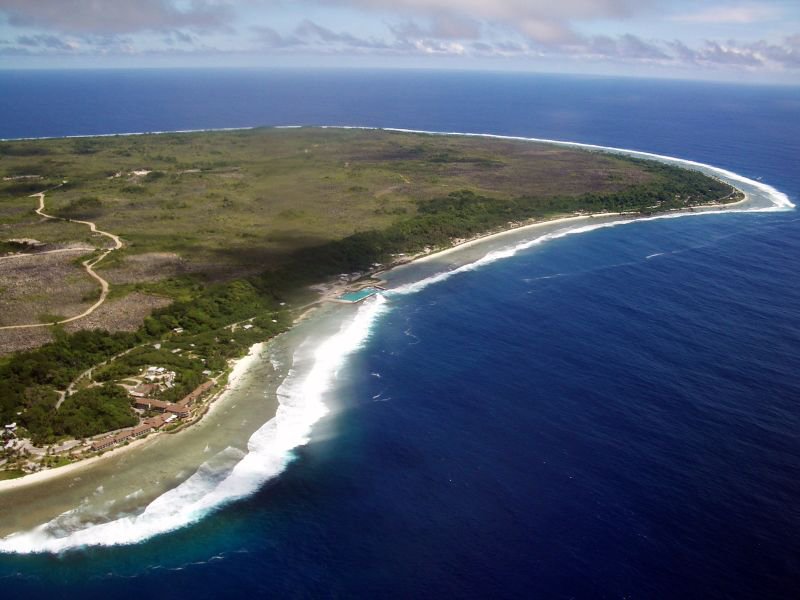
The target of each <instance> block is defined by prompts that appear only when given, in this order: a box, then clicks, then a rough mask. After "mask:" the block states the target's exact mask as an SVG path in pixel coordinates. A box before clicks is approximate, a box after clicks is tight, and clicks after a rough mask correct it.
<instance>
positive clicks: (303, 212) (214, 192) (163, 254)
mask: <svg viewBox="0 0 800 600" xmlns="http://www.w3.org/2000/svg"><path fill="white" fill-rule="evenodd" d="M0 173H1V174H2V181H0V290H2V294H1V295H0V308H2V310H0V425H2V431H0V479H7V478H15V477H22V476H24V475H26V474H30V473H35V472H37V471H40V470H43V469H48V468H53V467H59V466H62V465H66V464H69V463H73V462H76V461H80V460H83V459H87V458H92V457H97V456H99V455H101V454H102V453H104V452H107V451H108V450H109V449H112V448H117V447H120V446H124V445H126V444H130V443H132V442H133V441H134V440H138V439H141V438H144V437H147V436H149V435H151V434H153V433H156V432H167V433H174V432H177V431H180V430H182V429H184V428H186V427H188V426H190V425H191V424H192V423H195V422H197V421H199V420H200V419H201V418H202V416H203V414H204V413H205V412H206V411H207V410H208V409H209V407H210V406H211V403H212V402H213V401H214V400H215V398H217V397H219V395H220V394H221V393H224V391H225V389H226V386H227V384H228V381H229V379H230V376H231V371H232V370H233V369H234V368H236V364H237V363H236V361H237V360H239V359H241V357H242V356H244V355H246V354H247V352H248V349H250V348H251V347H253V345H254V344H257V343H260V342H264V341H266V340H269V339H271V338H274V337H275V336H277V335H279V334H281V333H282V332H285V331H286V330H287V329H289V328H290V327H291V326H292V325H293V323H295V322H296V321H297V320H298V319H300V318H302V317H303V315H304V314H305V313H306V312H307V311H308V310H309V309H312V308H313V307H314V306H315V305H316V304H317V303H319V302H324V301H333V302H343V303H357V302H362V301H364V300H365V299H367V298H369V297H371V296H373V295H375V294H378V293H380V291H381V290H382V281H381V279H380V274H381V272H382V271H384V270H386V269H389V268H391V267H393V266H396V265H398V264H401V263H403V262H408V261H411V260H414V259H415V258H418V257H420V256H423V255H429V254H431V253H434V252H437V251H440V250H443V249H446V248H450V247H452V246H454V245H459V244H463V243H465V242H468V241H470V240H474V239H475V238H478V237H481V236H486V235H491V234H494V233H498V232H501V231H505V230H508V229H512V228H519V227H524V226H527V225H530V224H532V223H539V222H543V221H549V220H555V219H563V218H573V217H580V216H586V215H609V214H623V215H628V216H630V217H632V218H633V217H637V216H649V215H655V214H659V213H664V212H670V211H691V210H698V209H701V208H703V207H709V206H714V207H720V206H723V205H728V204H731V203H736V202H740V201H742V200H743V199H744V194H743V193H742V192H741V191H739V190H737V189H735V188H734V187H732V186H730V185H729V184H727V183H725V182H723V181H721V180H718V179H716V178H714V177H710V176H708V175H705V174H703V173H701V172H699V171H695V170H690V169H685V168H679V167H676V166H671V165H666V164H664V163H663V162H657V161H652V160H642V159H640V158H633V157H629V156H623V155H618V154H610V153H606V152H601V151H590V150H587V149H580V148H572V147H565V146H563V145H554V144H548V143H534V142H529V141H524V140H512V139H496V138H486V137H473V136H441V135H429V134H423V133H413V132H401V131H388V130H378V129H346V128H318V127H303V128H256V129H246V130H238V131H209V132H192V133H165V134H149V135H120V136H102V137H82V138H60V139H47V140H15V141H7V142H0Z"/></svg>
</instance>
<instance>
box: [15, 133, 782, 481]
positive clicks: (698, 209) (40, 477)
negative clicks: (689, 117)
mask: <svg viewBox="0 0 800 600" xmlns="http://www.w3.org/2000/svg"><path fill="white" fill-rule="evenodd" d="M294 127H296V126H280V127H274V128H275V129H283V128H294ZM297 127H299V126H297ZM321 128H323V129H326V128H330V129H369V130H385V131H402V132H412V133H423V134H431V135H457V136H474V137H490V138H499V139H512V140H520V141H530V142H539V143H551V144H561V145H567V146H573V147H578V148H592V149H597V150H600V151H606V152H611V153H623V154H628V155H633V156H636V155H644V156H647V157H649V158H655V159H658V160H661V161H666V162H670V163H678V164H679V165H680V164H683V163H686V164H691V165H695V166H699V167H702V168H707V169H710V170H712V171H714V172H717V173H721V174H723V175H724V176H725V177H729V178H730V179H733V180H735V181H744V182H747V183H748V184H749V185H753V186H755V187H758V188H760V189H767V190H769V192H770V193H771V194H773V195H774V194H777V195H778V196H779V199H780V197H782V198H783V199H785V202H775V204H776V206H779V207H785V208H791V207H793V206H794V205H793V204H792V203H791V202H789V201H788V198H787V197H786V196H785V194H782V193H780V192H778V191H777V190H774V188H771V187H770V186H768V185H767V184H761V183H760V182H756V181H752V180H749V179H747V178H745V177H742V176H740V175H738V174H736V173H732V172H730V171H726V170H724V169H719V168H717V167H713V166H711V165H706V164H703V163H697V162H694V161H687V160H684V159H680V158H675V157H667V156H661V155H657V154H652V153H646V152H640V151H635V150H625V149H619V148H613V147H605V146H595V145H591V144H583V143H578V142H562V141H558V140H544V139H537V138H522V137H514V136H495V135H491V134H463V133H442V132H429V131H416V130H401V129H392V128H385V129H384V128H371V127H347V126H335V127H328V126H323V127H321ZM251 129H256V128H255V127H241V128H221V129H201V130H185V131H165V132H141V133H126V134H103V135H81V136H60V137H46V138H16V139H17V140H26V139H64V138H85V137H115V136H124V135H148V134H154V135H161V134H171V133H194V132H210V131H242V130H251ZM4 141H6V140H4ZM8 141H13V140H8ZM683 168H686V167H683ZM726 183H727V184H728V185H730V186H731V187H733V188H734V189H735V190H737V191H738V192H741V193H742V194H743V195H744V198H743V199H742V200H739V201H737V202H732V203H729V204H707V205H698V206H695V207H691V208H681V209H673V210H670V211H662V212H656V213H652V214H642V213H624V212H623V213H612V212H599V213H587V214H581V215H571V216H560V217H556V218H553V219H549V220H544V221H535V222H520V223H515V224H513V225H512V226H511V227H505V228H502V229H501V230H493V231H488V232H484V233H482V234H479V235H476V236H473V237H471V238H468V239H465V240H459V241H456V242H454V243H453V244H452V245H450V246H448V247H445V248H440V249H433V250H431V251H430V252H423V253H418V254H415V255H413V256H410V257H406V258H403V259H400V260H397V261H394V262H393V263H392V264H391V265H389V266H388V267H387V268H381V269H376V270H374V271H372V272H368V273H367V274H366V276H365V277H364V278H362V280H365V279H369V278H377V277H379V276H380V275H381V274H383V273H386V272H387V271H390V270H392V269H394V268H396V267H399V266H406V265H409V264H411V263H414V262H418V261H419V262H421V261H425V260H430V259H433V258H436V257H440V256H443V255H445V254H448V253H451V252H454V251H457V250H461V249H464V248H468V247H470V246H474V245H476V244H478V243H481V242H485V241H488V240H491V239H495V238H500V237H503V236H506V235H509V234H511V233H515V232H517V233H518V232H521V231H527V230H531V229H535V228H541V227H545V226H552V225H557V224H561V223H577V222H580V221H587V222H591V221H592V220H596V219H598V218H604V217H608V218H613V217H622V218H624V219H625V220H629V221H641V220H655V219H664V218H670V217H675V216H684V215H686V216H688V215H691V214H709V213H710V214H714V213H719V212H727V211H730V210H731V209H734V210H735V208H736V207H739V206H741V205H743V204H746V203H748V202H749V201H750V200H751V197H750V194H748V193H747V191H745V190H742V189H740V188H737V187H736V186H734V185H733V184H732V183H730V182H726ZM326 285H327V284H326ZM347 287H348V286H346V285H344V286H337V285H336V284H332V286H331V288H330V289H329V290H328V292H327V293H322V294H320V297H319V298H318V299H317V300H315V301H314V302H311V303H309V304H308V305H306V306H304V307H299V308H300V312H301V314H299V315H298V316H297V317H296V318H295V324H296V323H297V322H299V321H300V320H301V319H303V318H304V317H305V315H306V313H308V312H309V311H310V310H311V309H313V308H315V307H317V306H319V305H320V304H322V303H323V302H325V301H327V300H329V299H330V298H331V297H332V296H333V295H335V294H339V293H341V292H342V291H343V289H346V288H347ZM290 330H291V327H290ZM281 335H282V334H281ZM273 339H274V338H273ZM266 343H267V342H259V343H257V344H254V345H253V346H251V347H250V348H249V349H248V353H247V354H246V355H243V356H242V357H240V358H238V359H235V361H234V362H233V368H232V371H231V373H230V375H229V377H232V376H233V375H234V373H237V377H238V376H241V375H242V374H244V373H245V372H246V371H247V370H248V369H249V368H250V366H251V364H252V363H253V362H254V361H255V360H256V358H257V356H258V354H259V351H258V350H256V348H263V346H264V344H266ZM233 381H235V380H229V382H228V385H227V386H226V388H225V389H224V390H223V391H222V392H220V393H218V395H217V396H216V397H215V398H214V399H213V401H212V402H211V403H210V404H209V406H208V408H207V409H206V411H210V410H213V408H214V406H215V405H216V403H217V402H218V401H219V400H221V399H222V398H223V397H224V396H225V395H227V392H229V391H230V387H231V384H232V383H233ZM199 420H202V417H201V419H198V421H199ZM157 439H159V436H158V435H157V434H156V435H151V436H148V437H147V438H146V439H141V440H135V441H134V442H132V443H130V444H128V445H126V446H123V447H118V448H115V449H113V450H111V451H108V452H105V453H104V454H102V455H99V456H93V457H88V458H85V459H82V460H79V461H77V462H75V463H72V464H69V465H64V466H62V467H56V468H50V469H46V470H43V471H39V472H37V473H32V474H28V475H25V476H22V477H19V478H16V479H9V480H4V481H0V493H2V492H4V491H7V490H12V489H17V488H21V487H25V486H29V485H36V484H44V483H47V482H48V481H50V480H54V479H60V478H62V477H67V476H69V475H72V474H74V473H75V472H76V471H79V470H82V469H85V468H87V467H89V466H91V465H92V464H95V463H97V462H99V461H101V460H103V459H104V458H109V457H111V456H116V455H118V454H120V453H123V452H125V451H127V450H130V449H132V448H135V447H139V446H141V445H144V444H146V443H148V442H150V443H155V440H157Z"/></svg>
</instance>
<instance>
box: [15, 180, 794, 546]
mask: <svg viewBox="0 0 800 600" xmlns="http://www.w3.org/2000/svg"><path fill="white" fill-rule="evenodd" d="M712 169H713V168H712ZM728 183H730V182H728ZM753 183H755V182H753ZM731 185H733V184H731ZM735 187H736V189H738V190H739V191H742V192H743V193H744V194H745V198H744V199H743V200H740V201H738V202H735V203H730V204H723V205H718V204H714V205H706V206H698V207H694V208H692V209H680V210H675V211H670V212H665V213H656V214H652V215H641V214H626V213H595V214H592V215H572V216H562V217H558V218H554V219H550V220H545V221H537V222H523V223H518V224H514V225H513V226H512V227H508V228H504V229H502V230H500V231H490V232H487V233H484V234H481V235H478V236H475V237H473V238H469V239H466V240H460V241H457V242H456V243H454V244H453V245H451V246H448V247H446V248H442V249H436V250H433V251H431V252H427V253H420V254H417V255H414V256H411V257H405V258H404V259H403V260H400V261H398V262H397V263H396V264H393V265H391V266H390V267H389V268H388V269H384V270H381V271H376V272H374V273H370V274H368V275H367V276H366V278H369V277H378V276H382V275H384V274H388V273H389V272H390V271H395V270H396V269H399V268H402V269H406V268H413V267H414V266H417V265H424V264H425V263H427V262H435V261H436V260H437V259H439V258H442V257H445V256H450V255H452V254H454V253H457V252H459V251H464V250H467V249H478V248H480V247H482V246H484V245H486V244H491V243H493V242H497V241H500V240H503V239H504V238H507V237H509V236H512V235H513V234H517V235H525V234H527V233H529V232H530V231H531V230H537V229H547V228H557V227H562V226H567V228H569V226H570V225H578V224H579V223H590V224H592V225H597V226H611V225H613V224H618V223H620V222H635V221H640V220H653V219H664V218H673V217H681V216H690V215H699V214H716V213H719V212H737V211H740V210H742V206H743V205H746V204H747V203H749V202H751V201H752V197H751V195H750V193H748V191H747V190H743V189H741V187H738V186H735ZM773 204H774V205H775V206H779V205H778V203H777V202H775V201H773ZM767 209H768V208H764V207H759V206H756V207H753V208H744V210H746V211H751V210H767ZM574 229H581V230H583V228H579V227H577V228H572V229H571V230H574ZM541 237H544V234H543V235H542V236H540V237H537V238H535V239H541ZM469 262H470V261H469V260H468V261H466V262H465V263H464V264H469ZM334 290H335V291H334ZM339 291H340V290H339V288H337V287H336V285H335V284H333V285H332V286H331V288H330V289H329V290H328V293H322V294H321V295H320V297H319V298H317V299H316V300H315V301H313V302H311V303H309V304H307V305H305V306H303V307H298V308H297V309H296V310H298V311H300V312H301V314H299V315H298V316H297V317H296V318H295V321H294V325H293V326H292V327H291V328H290V329H289V330H288V331H286V332H284V333H282V334H280V335H279V336H276V338H273V339H272V340H270V341H269V342H259V343H258V344H255V345H254V346H252V347H251V348H250V349H249V351H248V354H247V355H245V356H243V357H241V358H239V359H237V360H236V361H235V362H234V363H233V365H232V369H231V371H230V373H229V375H228V377H229V380H228V385H226V386H225V389H224V390H222V391H220V392H218V395H216V396H214V397H212V399H210V400H209V404H208V405H207V409H206V411H205V414H204V416H203V418H202V419H199V420H198V421H199V422H198V423H193V424H192V426H191V427H187V428H183V429H182V430H181V431H180V432H176V433H175V434H174V437H180V435H181V434H183V433H185V432H189V431H193V430H194V429H195V428H196V427H201V426H202V423H205V422H206V419H207V417H208V416H210V415H212V414H214V413H217V412H219V409H220V407H221V404H220V401H221V400H223V399H225V398H227V397H231V396H232V395H233V394H232V392H233V391H234V390H235V389H236V385H235V384H236V382H237V381H240V380H241V379H242V378H244V377H245V376H246V375H248V373H249V372H250V371H251V370H252V368H253V367H254V365H255V363H256V362H257V359H258V358H259V357H260V356H261V355H262V352H263V351H264V349H265V348H269V347H271V346H274V345H275V344H276V343H279V344H280V343H282V342H283V341H284V340H285V339H286V337H287V336H290V334H293V332H295V331H296V329H297V325H298V324H300V323H303V324H307V323H308V324H310V325H309V327H313V326H314V325H315V322H316V321H318V320H319V319H316V318H309V316H310V315H313V316H314V317H316V314H315V313H316V312H317V311H318V310H319V308H320V307H321V306H324V305H325V304H326V300H328V299H329V297H330V296H332V295H334V293H339ZM323 312H325V311H323ZM325 314H327V312H326V313H325ZM343 314H350V311H343V312H339V313H337V315H336V316H337V318H339V320H340V321H341V320H343V319H341V317H340V316H339V315H343ZM256 347H258V349H256ZM231 377H233V379H230V378H231ZM284 381H285V380H284ZM280 387H281V386H278V388H280ZM277 393H278V395H280V392H277ZM222 405H224V403H222ZM278 411H280V405H279V406H278ZM323 414H324V413H323ZM272 418H273V419H275V418H277V414H274V416H273V417H272ZM259 431H260V430H259ZM166 437H170V436H159V435H152V436H148V438H146V439H142V440H136V441H134V442H133V443H130V444H129V445H127V446H124V447H121V448H117V449H114V450H112V451H109V452H107V453H105V454H103V455H101V456H96V457H90V458H88V459H84V460H81V461H79V462H76V463H73V464H70V465H65V466H64V467H59V468H55V469H48V470H46V471H41V472H38V473H35V474H31V475H28V476H25V477H21V478H18V479H12V480H7V481H3V482H0V493H3V492H6V491H11V490H17V489H21V488H26V487H31V486H34V485H36V484H41V485H45V484H50V483H52V482H57V481H63V480H64V479H66V478H67V477H68V476H70V475H77V474H79V473H80V472H82V471H84V470H88V469H89V467H92V466H94V465H96V464H98V463H101V464H102V463H103V462H104V461H108V460H110V459H112V458H119V457H120V456H123V455H127V454H131V451H132V450H135V449H140V448H144V447H147V446H151V445H152V446H155V445H156V444H155V442H156V440H158V439H162V438H166ZM248 445H249V444H248ZM18 530H19V529H18ZM0 535H2V534H0ZM1 549H2V548H0V550H1Z"/></svg>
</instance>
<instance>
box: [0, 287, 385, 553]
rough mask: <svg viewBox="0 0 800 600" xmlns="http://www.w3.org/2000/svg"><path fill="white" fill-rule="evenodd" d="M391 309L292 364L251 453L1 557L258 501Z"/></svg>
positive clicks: (16, 540)
mask: <svg viewBox="0 0 800 600" xmlns="http://www.w3.org/2000/svg"><path fill="white" fill-rule="evenodd" d="M385 310H386V300H385V299H384V298H382V297H379V296H378V297H374V298H371V299H370V300H367V301H366V302H364V303H363V304H362V305H360V306H359V308H358V310H357V311H356V313H355V315H354V316H353V318H352V319H349V320H346V321H345V322H344V323H343V324H342V326H341V328H340V329H339V331H338V332H337V333H335V334H334V335H332V336H330V337H329V338H327V339H325V340H323V341H322V342H321V343H320V344H319V345H317V346H316V348H314V349H313V352H312V354H311V358H310V367H309V368H308V369H307V370H306V369H304V368H296V367H295V366H294V365H293V368H292V370H291V371H290V374H289V376H288V377H287V379H286V380H285V381H284V382H283V384H282V385H281V387H280V388H279V391H278V396H279V400H280V405H279V407H278V410H277V413H276V415H275V417H274V418H272V419H271V420H269V421H268V422H267V423H266V424H264V425H263V426H262V427H261V428H260V429H259V430H257V431H256V432H255V433H254V434H253V436H252V437H251V438H250V440H249V442H248V449H247V450H248V451H247V453H246V454H243V453H242V452H241V451H238V450H236V449H233V448H229V449H228V450H226V451H223V452H222V453H220V454H219V455H217V456H216V457H215V458H214V459H212V460H211V461H208V462H206V463H204V464H203V465H202V466H201V467H200V468H199V469H198V471H197V472H196V473H195V474H194V475H192V476H191V477H189V479H187V480H186V481H184V482H183V483H181V484H180V485H179V486H177V487H176V488H174V489H172V490H170V491H168V492H166V493H165V494H163V495H162V496H159V497H158V498H157V499H156V500H154V501H153V502H152V503H150V504H149V505H148V506H147V507H146V508H145V509H144V511H143V512H142V513H140V514H137V515H130V516H124V517H121V518H118V519H115V520H113V521H109V522H106V523H99V524H93V523H86V522H85V521H81V523H80V524H78V523H76V521H78V519H77V518H76V517H77V514H76V511H77V510H78V509H76V511H69V513H65V514H64V515H61V516H60V517H58V518H56V519H53V520H52V521H50V522H48V523H45V524H43V525H41V526H39V527H37V528H35V529H33V530H31V531H26V532H21V533H16V534H12V535H10V536H7V537H6V538H4V539H2V540H0V551H3V552H14V553H20V554H24V553H41V552H63V551H65V550H69V549H72V548H79V547H82V546H113V545H124V544H134V543H137V542H141V541H143V540H146V539H148V538H151V537H153V536H156V535H159V534H163V533H166V532H169V531H173V530H175V529H179V528H181V527H185V526H186V525H189V524H191V523H194V522H196V521H198V520H199V519H201V518H203V517H204V516H206V515H207V514H209V513H210V512H211V511H213V510H215V509H218V508H220V507H222V506H224V505H225V504H227V503H229V502H231V501H233V500H236V499H238V498H242V497H244V496H247V495H250V494H252V493H253V492H255V491H256V490H257V489H258V488H259V486H261V485H262V484H263V483H264V482H265V481H267V480H269V479H271V478H273V477H275V476H276V475H278V474H279V473H280V472H282V471H283V470H284V469H285V467H286V465H287V464H288V463H289V462H290V461H291V460H292V458H293V454H292V450H294V449H295V448H297V447H298V446H302V445H304V444H306V443H307V442H308V441H309V439H310V435H311V428H312V426H313V424H314V423H316V422H317V421H318V420H319V419H320V418H322V417H323V416H324V415H325V414H327V412H328V409H327V407H326V405H325V402H324V400H325V395H326V393H327V392H328V391H329V390H330V388H331V387H332V385H333V384H334V382H335V380H336V375H337V373H338V371H339V369H340V368H341V367H342V366H343V365H344V363H345V361H346V359H347V357H348V355H349V354H350V353H352V352H353V351H355V350H357V349H358V348H360V347H361V345H362V344H363V343H364V342H365V340H366V339H367V337H368V336H369V332H370V330H371V328H372V324H373V323H374V322H375V320H376V319H377V318H378V316H379V315H380V314H381V313H383V312H384V311H385ZM298 350H302V349H298ZM298 359H300V360H304V359H303V358H302V357H298ZM215 463H216V464H215Z"/></svg>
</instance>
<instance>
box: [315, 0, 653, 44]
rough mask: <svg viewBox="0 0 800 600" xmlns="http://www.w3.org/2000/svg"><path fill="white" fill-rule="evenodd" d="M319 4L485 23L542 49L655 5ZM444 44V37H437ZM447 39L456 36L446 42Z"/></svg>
mask: <svg viewBox="0 0 800 600" xmlns="http://www.w3.org/2000/svg"><path fill="white" fill-rule="evenodd" d="M318 1H319V2H320V3H322V4H327V5H337V6H348V7H355V8H359V9H368V10H374V11H379V12H382V13H388V14H398V15H406V16H407V17H408V16H411V17H412V18H417V19H418V18H419V17H421V16H422V17H425V18H429V19H433V21H434V23H435V22H436V20H442V19H448V20H450V21H451V22H456V21H457V20H461V21H462V22H470V21H472V22H475V23H477V22H485V23H489V24H491V25H493V26H495V25H497V26H502V27H504V28H506V29H509V30H513V31H516V32H518V33H520V34H522V35H524V36H525V37H526V38H528V39H530V40H533V41H536V42H539V43H543V44H549V45H554V44H568V43H573V42H575V41H576V40H577V38H578V37H579V36H578V35H577V34H576V33H575V32H574V30H573V28H572V23H573V22H577V21H591V20H595V19H620V18H626V17H630V16H633V15H634V14H637V13H639V12H642V11H645V10H648V7H649V6H651V5H655V4H656V0H555V1H553V0H318ZM438 37H440V39H446V37H445V36H438ZM449 37H450V38H451V39H453V38H456V36H452V35H451V36H449Z"/></svg>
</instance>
